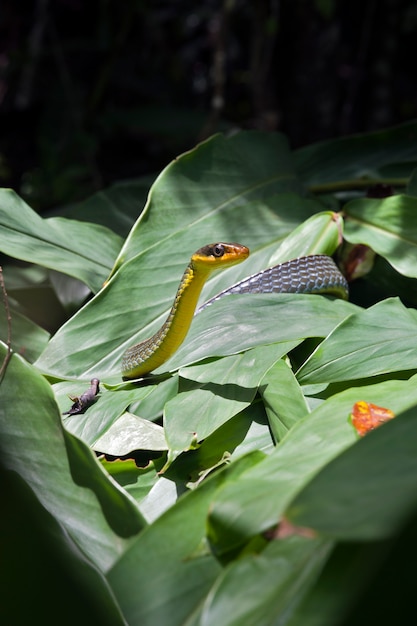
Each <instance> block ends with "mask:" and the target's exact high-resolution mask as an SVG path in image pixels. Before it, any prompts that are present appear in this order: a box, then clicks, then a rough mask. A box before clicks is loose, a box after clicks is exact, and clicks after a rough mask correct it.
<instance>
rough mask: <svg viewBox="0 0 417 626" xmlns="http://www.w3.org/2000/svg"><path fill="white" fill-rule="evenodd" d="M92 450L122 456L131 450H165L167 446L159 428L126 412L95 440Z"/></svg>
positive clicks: (162, 431)
mask: <svg viewBox="0 0 417 626" xmlns="http://www.w3.org/2000/svg"><path fill="white" fill-rule="evenodd" d="M94 448H95V449H96V450H99V451H100V452H103V453H104V454H111V455H113V456H123V455H125V454H128V453H129V452H132V450H167V449H168V446H167V443H166V441H165V436H164V429H163V428H162V427H161V426H158V425H157V424H153V422H149V421H148V420H145V419H142V418H140V417H138V416H137V415H133V414H132V413H129V412H126V413H123V415H121V416H120V417H119V419H118V420H117V421H116V422H115V423H114V424H113V425H112V426H110V428H109V429H108V430H107V432H106V433H105V434H104V435H102V436H101V437H99V438H98V439H97V440H96V442H95V444H94Z"/></svg>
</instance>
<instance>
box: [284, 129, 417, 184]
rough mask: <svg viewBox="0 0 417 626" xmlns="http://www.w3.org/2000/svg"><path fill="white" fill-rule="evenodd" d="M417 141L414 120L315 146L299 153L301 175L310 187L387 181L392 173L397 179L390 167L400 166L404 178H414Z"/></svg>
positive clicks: (299, 172) (298, 163) (301, 149)
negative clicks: (402, 169)
mask: <svg viewBox="0 0 417 626" xmlns="http://www.w3.org/2000/svg"><path fill="white" fill-rule="evenodd" d="M416 139H417V123H416V122H415V121H412V122H408V123H406V124H403V125H401V126H396V127H393V128H388V129H384V130H381V131H377V132H372V133H368V134H361V135H354V136H351V137H342V138H340V139H331V140H329V141H323V142H320V143H316V144H312V145H310V146H306V147H305V148H300V149H299V150H296V151H295V153H294V156H295V161H296V166H297V172H298V174H299V175H300V177H301V179H302V181H303V183H304V184H305V185H306V186H308V187H313V186H316V185H325V184H326V183H338V184H339V183H340V182H341V181H342V182H343V181H350V180H352V179H356V180H359V181H361V180H362V181H363V180H365V183H367V182H368V181H369V182H368V184H371V181H372V180H374V181H375V180H378V181H379V182H384V181H385V180H387V179H388V178H390V177H391V175H392V174H394V176H397V174H398V172H397V171H396V170H394V171H393V168H390V166H391V164H398V163H401V164H403V165H404V171H403V173H402V174H403V176H410V174H411V172H412V171H413V169H414V167H415V164H416V162H417V142H416V141H415V140H416ZM367 179H368V181H367ZM329 190H330V188H329Z"/></svg>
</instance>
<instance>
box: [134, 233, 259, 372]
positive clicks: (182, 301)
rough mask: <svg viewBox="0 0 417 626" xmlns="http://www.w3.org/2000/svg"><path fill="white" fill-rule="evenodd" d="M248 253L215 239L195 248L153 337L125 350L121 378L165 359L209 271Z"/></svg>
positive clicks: (183, 333)
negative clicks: (159, 326) (215, 241)
mask: <svg viewBox="0 0 417 626" xmlns="http://www.w3.org/2000/svg"><path fill="white" fill-rule="evenodd" d="M248 256H249V249H248V248H246V246H242V245H240V244H237V243H214V244H209V245H207V246H204V247H203V248H200V249H199V250H197V252H195V253H194V254H193V256H192V257H191V260H190V262H189V264H188V266H187V268H186V270H185V272H184V274H183V277H182V279H181V282H180V284H179V287H178V291H177V293H176V296H175V299H174V303H173V305H172V308H171V311H170V313H169V315H168V317H167V319H166V320H165V322H164V324H163V325H162V326H161V328H160V329H159V330H158V331H157V332H156V333H155V334H154V335H153V336H152V337H150V338H149V339H145V341H142V342H141V343H138V344H136V345H134V346H132V347H130V348H128V349H127V350H126V352H125V353H124V355H123V359H122V376H123V379H124V380H128V379H133V378H139V377H141V376H145V375H146V374H149V372H152V370H154V369H156V368H157V367H159V366H160V365H162V364H163V363H165V361H166V360H167V359H168V358H169V357H170V356H171V355H172V354H173V353H174V352H175V351H176V350H177V349H178V348H179V346H180V345H181V344H182V342H183V341H184V339H185V336H186V334H187V332H188V329H189V327H190V324H191V320H192V319H193V315H194V311H195V307H196V305H197V301H198V297H199V295H200V293H201V289H202V288H203V285H204V283H205V282H206V280H207V278H208V277H209V275H210V274H211V273H212V272H213V271H215V270H218V269H222V268H224V267H229V266H231V265H236V264H237V263H241V262H242V261H244V260H245V259H247V257H248Z"/></svg>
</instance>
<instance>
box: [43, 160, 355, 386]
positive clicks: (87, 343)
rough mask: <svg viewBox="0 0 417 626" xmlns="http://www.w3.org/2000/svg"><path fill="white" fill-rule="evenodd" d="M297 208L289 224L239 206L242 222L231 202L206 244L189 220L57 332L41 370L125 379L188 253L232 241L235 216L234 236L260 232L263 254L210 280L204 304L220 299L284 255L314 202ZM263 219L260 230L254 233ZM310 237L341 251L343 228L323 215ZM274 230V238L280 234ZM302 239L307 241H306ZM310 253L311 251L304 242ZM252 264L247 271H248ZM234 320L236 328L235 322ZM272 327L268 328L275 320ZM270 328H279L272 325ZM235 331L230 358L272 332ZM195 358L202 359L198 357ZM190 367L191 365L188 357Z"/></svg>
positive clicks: (258, 207) (208, 230) (208, 227)
mask: <svg viewBox="0 0 417 626" xmlns="http://www.w3.org/2000/svg"><path fill="white" fill-rule="evenodd" d="M196 159H197V157H196ZM228 191H229V190H228ZM291 204H292V207H293V212H291V222H286V223H284V222H283V221H282V220H278V219H277V217H276V215H274V213H273V211H271V210H270V209H268V210H267V211H266V212H265V209H266V208H267V207H265V205H264V204H259V203H257V204H256V203H255V204H251V205H245V206H244V207H239V217H238V218H237V217H236V215H234V214H233V213H234V211H235V208H234V207H233V206H229V207H227V205H226V206H225V207H224V208H223V209H222V213H219V212H216V211H212V212H209V213H208V215H207V218H206V219H207V223H206V224H205V226H204V239H203V238H202V236H201V229H202V226H201V224H200V223H198V222H197V223H195V222H193V221H192V217H191V216H189V218H188V223H184V224H183V225H181V226H179V225H178V226H177V230H176V231H175V233H173V234H172V236H171V237H170V238H168V239H167V240H166V241H165V242H164V245H160V246H153V247H150V248H148V249H147V250H144V251H143V252H142V253H141V254H138V255H137V256H136V257H135V258H134V259H132V260H131V261H130V262H127V263H124V264H123V266H122V267H121V268H120V270H119V271H118V272H117V273H116V275H115V276H113V278H112V279H111V280H110V281H109V283H108V284H107V285H106V287H105V288H104V289H103V290H102V291H101V292H100V293H99V294H97V296H96V297H95V298H94V299H93V300H91V302H89V303H88V304H87V305H86V306H85V307H84V308H83V309H81V310H80V311H79V312H78V313H77V314H76V315H75V316H74V317H73V318H72V319H71V320H70V321H69V322H68V323H67V324H65V325H64V326H63V327H62V328H61V329H60V330H59V331H58V332H57V333H56V335H55V336H54V337H53V338H52V340H51V341H50V343H49V345H48V347H47V349H46V350H45V351H44V353H43V354H42V355H41V357H40V358H39V359H38V362H37V365H38V366H39V368H40V369H42V370H43V371H44V372H45V373H48V374H50V375H53V376H57V377H62V378H65V377H69V378H70V377H83V378H86V379H88V378H91V377H92V376H96V377H99V378H102V377H109V376H110V377H114V378H113V379H114V380H117V379H118V378H119V380H120V375H119V372H120V362H121V357H122V354H123V352H124V350H125V349H126V348H127V347H128V346H129V345H132V344H134V343H137V342H139V341H142V340H143V339H146V338H148V337H149V336H151V335H152V334H153V333H154V332H156V330H157V329H158V328H159V327H160V326H161V325H162V323H163V321H164V319H165V317H166V316H167V314H168V311H169V308H170V306H171V304H172V301H173V299H174V295H175V292H176V288H177V286H178V284H179V281H180V278H181V275H182V272H183V270H184V269H185V265H186V258H187V257H186V256H185V254H184V250H185V249H188V250H189V255H191V254H192V252H193V251H194V249H195V247H196V242H197V241H198V242H199V243H200V244H204V243H206V242H207V240H216V239H217V240H218V239H225V238H226V237H220V233H221V232H223V231H225V229H226V226H225V223H226V222H227V223H229V222H228V220H229V218H230V224H231V225H232V224H233V235H232V232H231V231H230V232H229V235H230V237H229V238H230V239H234V240H240V241H244V242H247V240H248V239H249V240H250V239H251V238H252V239H253V238H254V232H255V234H256V237H255V239H256V242H255V243H256V245H257V246H258V247H259V249H258V250H257V249H255V250H254V252H253V254H252V255H251V257H250V260H249V261H248V262H246V263H243V264H241V265H238V266H235V267H232V268H229V269H227V270H225V271H224V272H221V273H219V275H218V277H216V276H213V277H210V278H209V281H208V285H207V290H205V291H204V292H203V295H202V299H204V298H205V297H206V294H208V295H212V293H216V292H218V291H220V290H221V289H223V288H224V287H226V286H230V285H231V284H233V283H234V282H236V281H237V280H239V279H241V278H243V277H244V276H247V275H248V274H251V273H252V272H253V271H258V270H259V269H262V268H265V267H266V266H268V265H270V260H271V259H273V258H274V256H275V257H276V253H277V247H278V245H279V243H280V241H281V240H282V238H283V235H284V234H287V233H288V230H291V228H292V227H293V226H294V225H295V224H294V221H293V220H296V221H298V220H299V218H298V217H297V216H301V215H302V212H309V211H310V210H311V206H310V204H309V202H307V203H305V201H303V200H302V199H300V198H297V197H296V196H292V197H291ZM274 206H275V201H274ZM156 212H158V214H159V212H160V213H162V215H163V208H158V211H156ZM167 218H169V215H167ZM255 221H256V223H257V226H256V228H252V224H253V223H254V222H255ZM316 222H317V223H318V225H319V226H318V225H317V223H316ZM227 228H229V227H227ZM309 232H311V233H312V235H313V237H312V242H311V245H312V246H313V247H314V251H325V252H330V251H333V250H334V248H335V245H336V239H337V235H336V234H337V232H338V227H337V223H336V222H335V221H334V220H332V218H331V214H329V213H326V214H324V215H323V214H321V215H320V216H319V218H318V220H316V221H314V220H309V221H308V224H307V227H306V229H305V230H304V231H303V235H306V234H307V233H309ZM271 233H273V234H272V236H271ZM174 235H175V236H174ZM299 235H300V233H299ZM335 235H336V236H335ZM300 241H304V240H303V239H301V238H300ZM261 243H264V244H266V243H267V244H269V245H268V246H267V248H268V249H267V254H265V248H262V247H261ZM287 244H288V242H287ZM286 249H287V251H289V250H292V251H293V252H294V253H295V254H296V246H295V244H294V242H293V243H292V244H291V245H289V244H288V245H287V248H286ZM302 250H306V246H305V244H304V243H303V244H302ZM300 251H301V250H300ZM184 257H185V259H184ZM167 259H169V263H167ZM245 265H246V269H244V268H243V266H245ZM242 268H243V269H242ZM212 308H213V310H214V306H213V307H210V315H209V317H207V316H205V317H204V318H203V320H204V321H205V324H207V319H209V320H210V319H211V317H212V313H211V309H212ZM345 310H347V309H345ZM204 313H205V312H204ZM202 316H203V314H202V315H201V317H202ZM199 317H200V316H199ZM196 321H197V320H195V322H196ZM195 322H194V324H193V326H194V325H195ZM232 323H233V324H235V322H234V321H233V322H232ZM264 323H265V324H266V325H268V319H267V318H266V319H265V321H264ZM269 325H272V324H271V322H269ZM211 326H212V325H210V326H209V329H210V328H211ZM234 330H235V332H234V334H233V335H231V342H232V344H233V345H232V347H231V348H229V350H228V352H226V354H230V353H235V352H237V351H240V350H242V349H243V348H244V347H253V346H255V345H258V344H259V338H260V336H261V335H262V333H263V332H264V328H261V327H258V328H255V329H254V331H253V332H255V333H256V334H257V338H256V339H255V342H254V343H252V344H250V343H247V344H246V345H244V346H240V345H239V343H240V341H241V340H239V336H238V333H240V334H241V336H243V337H245V335H242V333H241V330H242V329H239V328H237V327H235V329H234ZM225 332H226V331H223V332H222V336H221V338H220V342H219V341H218V342H217V343H216V344H215V345H213V346H212V349H211V351H210V352H209V354H208V355H207V354H204V355H203V356H202V357H201V356H200V354H199V355H198V358H204V357H205V356H212V355H215V356H217V355H219V354H225V352H224V350H222V351H221V352H218V350H219V348H221V346H222V344H223V342H224V337H225ZM253 332H252V335H253ZM319 334H320V333H319ZM226 336H227V335H226ZM279 340H281V337H280V336H279V334H278V333H277V327H276V325H275V333H274V335H273V337H272V338H269V339H267V340H265V342H269V343H271V342H273V341H279ZM211 345H212V344H211V340H210V342H209V343H207V341H206V340H205V339H204V338H203V339H202V341H199V346H200V348H203V349H204V348H207V347H209V348H210V346H211ZM193 359H195V357H194V356H193ZM185 362H186V363H189V362H190V361H189V360H188V359H187V360H186V361H185ZM177 363H178V364H179V365H182V364H183V363H184V361H182V360H179V361H178V360H177ZM163 369H166V368H165V367H164V368H163Z"/></svg>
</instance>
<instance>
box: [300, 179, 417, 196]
mask: <svg viewBox="0 0 417 626" xmlns="http://www.w3.org/2000/svg"><path fill="white" fill-rule="evenodd" d="M408 181H409V179H408V178H351V179H348V180H337V181H335V182H331V183H318V184H317V185H310V186H309V187H308V190H309V191H310V192H311V193H315V194H319V193H336V192H338V191H350V190H352V189H359V190H360V189H367V188H368V187H373V186H374V185H389V186H391V187H406V186H407V184H408Z"/></svg>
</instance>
